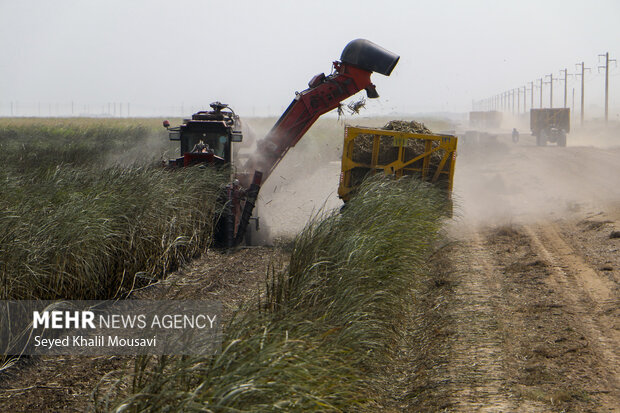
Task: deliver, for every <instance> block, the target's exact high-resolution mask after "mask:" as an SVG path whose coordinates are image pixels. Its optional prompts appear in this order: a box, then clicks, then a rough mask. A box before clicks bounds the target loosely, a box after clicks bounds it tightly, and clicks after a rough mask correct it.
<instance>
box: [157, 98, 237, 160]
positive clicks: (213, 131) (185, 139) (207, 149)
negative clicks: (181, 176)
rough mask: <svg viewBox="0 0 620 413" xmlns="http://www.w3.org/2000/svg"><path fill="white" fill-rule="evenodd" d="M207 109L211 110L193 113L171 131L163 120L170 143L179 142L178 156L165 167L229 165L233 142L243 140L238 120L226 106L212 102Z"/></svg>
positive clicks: (168, 124)
mask: <svg viewBox="0 0 620 413" xmlns="http://www.w3.org/2000/svg"><path fill="white" fill-rule="evenodd" d="M210 106H211V109H212V110H210V111H201V112H197V113H194V114H193V115H192V118H191V119H185V120H184V121H183V124H182V125H180V126H177V127H173V128H171V127H170V123H169V122H168V121H164V126H165V127H166V128H167V129H168V131H169V138H170V140H172V141H179V142H180V143H181V148H180V155H181V157H179V158H176V159H170V160H169V161H168V166H170V167H180V166H191V165H196V164H209V165H225V164H230V163H232V159H233V142H241V141H242V140H243V134H242V133H241V120H240V119H239V116H238V115H236V114H235V112H234V111H233V110H232V109H231V108H230V107H229V106H228V105H227V104H225V103H221V102H213V103H211V105H210Z"/></svg>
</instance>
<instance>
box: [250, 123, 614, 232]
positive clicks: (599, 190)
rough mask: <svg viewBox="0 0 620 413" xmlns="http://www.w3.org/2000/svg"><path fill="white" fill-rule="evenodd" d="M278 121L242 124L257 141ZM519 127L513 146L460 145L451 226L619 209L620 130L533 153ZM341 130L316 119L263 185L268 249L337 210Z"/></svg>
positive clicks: (582, 133) (507, 138) (504, 139)
mask: <svg viewBox="0 0 620 413" xmlns="http://www.w3.org/2000/svg"><path fill="white" fill-rule="evenodd" d="M358 119H359V121H358ZM275 120H276V119H275V118H274V119H270V118H269V119H249V120H246V123H249V125H250V127H252V128H253V129H254V133H255V135H256V136H258V137H262V136H265V134H266V133H267V132H268V131H269V129H270V128H271V126H272V125H273V123H275ZM384 121H385V119H382V118H375V119H372V118H371V119H363V118H356V119H354V123H357V124H365V125H368V126H374V127H380V126H381V125H383V124H384V123H385V122H384ZM446 122H447V121H446ZM433 126H434V125H431V129H433V130H439V129H437V126H435V127H433ZM519 126H520V128H519V130H520V139H519V142H518V143H513V142H512V139H511V135H510V133H509V131H510V130H511V128H507V129H506V131H508V132H506V133H500V134H498V135H497V136H496V138H493V137H487V138H486V139H481V140H480V141H478V142H468V141H467V140H465V139H462V138H461V139H459V146H458V158H457V162H456V169H455V177H454V191H453V199H454V203H455V209H454V211H455V220H454V221H455V223H457V224H458V223H459V222H461V223H463V222H465V223H467V224H468V225H475V226H478V225H500V224H505V223H516V222H533V221H537V220H541V219H552V218H554V217H555V218H559V217H562V216H565V215H568V214H572V213H575V212H578V211H597V210H600V209H601V208H603V207H604V206H605V205H608V204H612V203H619V202H620V185H619V184H618V183H617V180H618V178H619V177H620V125H616V126H609V127H604V126H602V125H600V124H593V123H591V124H590V126H589V128H588V129H583V128H581V129H580V128H577V129H576V130H572V131H571V133H570V134H569V135H568V146H567V147H565V148H561V147H557V146H555V144H549V145H548V146H545V147H538V146H536V141H535V137H534V136H531V135H530V134H529V130H528V129H529V128H527V127H526V125H519ZM343 130H344V123H343V122H339V121H337V120H336V119H329V118H328V119H320V120H319V121H318V122H317V123H316V124H315V125H314V126H313V127H312V128H311V129H310V130H309V131H308V133H307V135H306V136H305V137H304V138H303V139H302V140H301V141H300V142H299V143H298V145H297V146H296V147H295V148H292V149H291V150H290V151H289V153H288V154H287V155H286V156H285V158H284V159H283V160H282V162H281V163H280V164H279V165H278V167H277V168H276V170H275V171H274V173H273V174H272V175H271V176H270V177H269V179H268V180H267V181H266V182H265V184H264V185H263V187H262V189H261V193H260V195H259V201H258V206H257V214H258V215H259V216H260V219H261V226H262V227H263V228H262V229H261V232H262V234H263V237H264V238H265V239H266V241H267V243H269V242H272V241H273V240H274V239H278V238H290V237H293V236H295V235H296V234H297V233H298V232H299V231H300V230H301V229H302V228H303V227H304V226H305V224H306V223H307V221H308V219H309V218H310V217H311V216H312V215H313V214H316V213H317V212H319V211H320V210H321V209H323V210H329V209H333V208H339V207H340V206H341V205H342V201H341V200H340V199H339V198H338V196H337V190H338V184H339V178H340V158H341V155H342V140H343ZM458 133H459V132H458V131H457V134H458ZM267 233H268V235H267Z"/></svg>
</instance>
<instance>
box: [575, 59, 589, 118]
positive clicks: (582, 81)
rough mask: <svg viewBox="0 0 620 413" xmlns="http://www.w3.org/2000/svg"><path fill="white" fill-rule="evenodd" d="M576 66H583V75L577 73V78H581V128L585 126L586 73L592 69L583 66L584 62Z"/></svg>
mask: <svg viewBox="0 0 620 413" xmlns="http://www.w3.org/2000/svg"><path fill="white" fill-rule="evenodd" d="M575 66H581V73H577V74H576V75H575V76H581V111H580V112H579V115H580V117H581V126H583V107H584V102H585V100H584V94H583V87H584V83H585V82H584V79H585V76H584V73H585V71H586V70H590V68H589V67H585V66H584V65H583V62H581V63H577V64H576V65H575Z"/></svg>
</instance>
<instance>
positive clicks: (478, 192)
mask: <svg viewBox="0 0 620 413" xmlns="http://www.w3.org/2000/svg"><path fill="white" fill-rule="evenodd" d="M619 138H620V137H619ZM457 165H458V170H459V173H458V179H457V182H456V185H455V186H456V195H457V198H458V199H459V200H460V203H461V205H462V208H461V213H460V217H459V219H457V220H456V222H454V223H453V224H452V225H451V228H450V239H451V243H450V244H449V245H447V246H446V247H445V248H443V250H442V251H441V254H440V257H439V258H436V259H435V268H436V269H437V270H438V271H437V274H438V275H436V277H439V279H440V281H441V282H437V283H436V288H434V291H431V294H430V297H431V300H430V301H429V302H428V303H427V304H426V307H425V308H422V309H420V310H419V311H420V312H421V313H424V315H425V318H426V319H430V320H433V322H432V324H431V325H430V326H427V327H426V331H427V333H428V332H430V333H429V335H430V338H426V341H424V340H423V341H422V342H421V343H420V344H414V346H416V345H426V346H432V348H433V350H432V351H427V352H426V355H427V357H428V358H429V359H430V360H426V361H425V366H426V367H427V368H428V369H429V370H430V372H429V373H428V374H426V375H424V376H420V377H418V378H417V379H415V380H413V382H412V383H410V387H409V392H408V398H407V400H409V401H408V402H407V403H405V404H404V405H403V407H406V408H407V409H409V410H416V411H424V410H427V409H446V410H448V411H494V412H497V411H511V412H517V411H518V412H521V411H533V412H539V411H596V412H601V411H620V233H616V232H615V231H619V230H620V208H619V207H620V185H618V184H617V183H616V182H617V179H618V177H620V150H619V149H607V150H602V149H596V148H591V147H568V148H556V147H546V148H539V147H536V146H535V145H534V144H533V141H532V142H530V141H528V140H527V139H526V141H525V142H523V141H522V142H521V143H520V144H519V145H512V144H508V143H503V142H501V141H500V142H493V143H490V144H489V145H487V146H486V148H483V147H480V146H476V147H469V148H468V147H467V146H465V147H464V148H463V150H462V151H461V157H460V158H459V161H458V163H457ZM431 290H432V289H431ZM411 329H412V334H414V335H416V334H417V335H418V336H419V335H420V332H419V330H418V329H419V327H418V326H411ZM411 362H412V363H413V364H414V365H415V366H418V367H419V365H420V361H419V360H416V359H411Z"/></svg>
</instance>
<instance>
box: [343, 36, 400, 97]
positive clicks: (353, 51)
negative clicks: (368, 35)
mask: <svg viewBox="0 0 620 413" xmlns="http://www.w3.org/2000/svg"><path fill="white" fill-rule="evenodd" d="M399 59H400V56H398V55H397V54H394V53H392V52H390V51H389V50H386V49H384V48H383V47H381V46H379V45H377V44H375V43H373V42H371V41H370V40H366V39H356V40H353V41H351V42H349V44H347V45H346V46H345V48H344V50H343V51H342V55H341V56H340V61H341V62H342V63H346V64H350V65H353V66H356V67H359V68H360V69H364V70H367V71H369V72H377V73H381V74H382V75H385V76H389V75H390V74H391V73H392V70H393V69H394V67H395V66H396V63H398V60H399ZM369 97H370V96H369Z"/></svg>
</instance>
